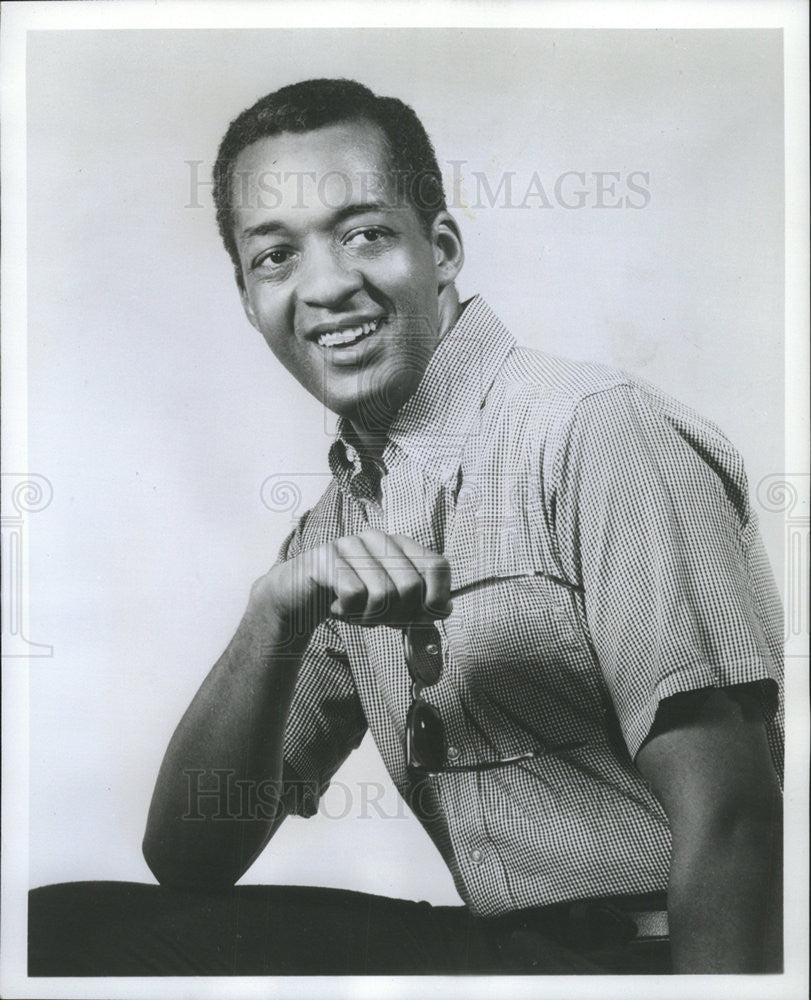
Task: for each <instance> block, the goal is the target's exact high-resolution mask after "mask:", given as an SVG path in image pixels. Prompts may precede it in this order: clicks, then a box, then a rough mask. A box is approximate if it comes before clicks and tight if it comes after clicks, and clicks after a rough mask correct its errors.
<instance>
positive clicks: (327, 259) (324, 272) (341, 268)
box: [298, 246, 363, 308]
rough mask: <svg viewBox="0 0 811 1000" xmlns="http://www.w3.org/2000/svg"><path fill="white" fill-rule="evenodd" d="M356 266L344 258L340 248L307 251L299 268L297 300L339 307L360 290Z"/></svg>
mask: <svg viewBox="0 0 811 1000" xmlns="http://www.w3.org/2000/svg"><path fill="white" fill-rule="evenodd" d="M356 264H357V262H356V261H350V260H346V259H344V257H343V255H342V248H341V247H335V246H320V247H311V248H309V252H307V253H306V255H305V259H304V261H303V267H300V269H299V283H298V296H299V299H301V300H302V301H303V302H305V303H306V304H307V305H310V306H322V307H326V308H335V307H336V306H340V305H342V304H343V303H344V302H346V300H347V299H348V298H350V297H351V296H352V295H354V294H355V292H358V291H360V289H361V288H363V275H362V274H361V272H360V271H359V270H358V269H357V266H356Z"/></svg>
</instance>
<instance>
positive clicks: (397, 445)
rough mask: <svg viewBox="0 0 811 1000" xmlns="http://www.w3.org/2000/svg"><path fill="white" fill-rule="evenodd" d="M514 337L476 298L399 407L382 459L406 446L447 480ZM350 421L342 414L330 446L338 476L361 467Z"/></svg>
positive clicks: (412, 456)
mask: <svg viewBox="0 0 811 1000" xmlns="http://www.w3.org/2000/svg"><path fill="white" fill-rule="evenodd" d="M514 346H515V339H514V338H513V336H512V334H510V332H509V331H508V330H507V328H506V327H505V326H504V324H503V323H502V322H501V320H500V319H499V318H498V317H497V316H496V314H495V313H494V312H493V311H492V310H491V309H490V307H489V306H488V305H487V303H486V302H485V301H484V299H483V298H482V297H481V296H479V295H477V296H475V297H474V298H472V299H471V300H470V301H469V302H468V303H467V305H466V306H465V308H464V309H463V310H462V313H461V315H460V316H459V318H458V319H457V321H456V323H455V324H454V325H453V326H452V327H451V329H450V330H449V331H448V333H447V334H446V335H445V336H444V337H443V338H442V340H441V341H440V342H439V344H438V346H437V348H436V350H435V351H434V353H433V355H432V356H431V359H430V361H429V362H428V366H427V368H426V369H425V372H424V374H423V377H422V380H421V381H420V384H419V386H418V387H417V390H416V392H415V393H414V394H413V395H412V396H411V397H410V398H409V399H408V400H407V401H406V402H405V403H404V404H403V406H402V407H401V408H400V410H399V412H398V413H397V415H396V417H395V419H394V422H393V423H392V426H391V429H390V430H389V434H388V443H387V445H386V448H385V449H384V452H383V456H382V464H383V466H384V467H388V466H389V465H390V464H392V462H393V461H394V460H396V457H397V456H396V454H392V452H397V451H400V452H404V453H405V454H406V455H408V457H409V458H410V459H412V460H413V461H415V462H417V463H418V464H419V465H421V466H422V467H423V469H424V470H425V471H426V472H427V473H429V474H430V475H432V476H435V477H436V478H438V479H441V480H443V481H446V480H449V479H450V478H452V477H453V476H455V475H456V473H457V471H458V467H459V456H460V454H461V451H462V445H463V444H464V442H465V439H466V438H467V436H468V434H469V433H470V431H471V429H472V427H473V423H474V421H475V419H476V417H477V415H478V413H479V411H480V409H481V407H482V405H483V403H484V400H485V398H486V396H487V393H488V391H489V389H490V386H491V385H492V384H493V381H494V379H495V377H496V375H497V374H498V372H499V370H500V369H501V367H502V365H503V364H504V361H505V359H506V358H507V355H508V354H509V353H510V351H512V349H513V348H514ZM348 431H349V428H348V424H347V423H346V422H345V421H344V420H343V419H341V421H339V424H338V439H337V440H336V441H335V443H334V444H333V446H332V448H331V449H330V456H329V458H330V467H331V469H332V472H333V475H335V476H336V477H337V478H339V479H340V480H344V481H345V479H346V478H347V477H351V476H352V475H353V473H358V472H360V470H361V463H360V459H359V457H358V455H357V452H356V450H355V449H354V447H353V446H352V444H351V433H348Z"/></svg>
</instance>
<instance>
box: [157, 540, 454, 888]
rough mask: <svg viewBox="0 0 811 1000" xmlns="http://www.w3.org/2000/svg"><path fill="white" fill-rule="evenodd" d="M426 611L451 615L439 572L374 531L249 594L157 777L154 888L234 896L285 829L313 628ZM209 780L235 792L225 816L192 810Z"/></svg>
mask: <svg viewBox="0 0 811 1000" xmlns="http://www.w3.org/2000/svg"><path fill="white" fill-rule="evenodd" d="M426 609H429V610H430V614H431V617H434V618H443V617H445V616H447V615H448V614H449V613H450V569H449V567H448V564H447V562H446V561H445V560H444V559H443V558H442V557H441V556H438V555H436V554H435V553H433V552H430V551H429V550H427V549H424V548H423V547H422V546H421V545H419V544H418V543H417V542H415V541H413V540H412V539H409V538H405V537H404V536H400V535H396V536H391V535H384V534H382V533H381V532H378V531H369V532H365V533H364V534H362V535H353V536H347V537H344V538H339V539H337V540H336V541H335V542H331V543H329V544H327V545H323V546H320V547H318V548H315V549H310V550H308V551H306V552H304V553H302V554H301V555H299V556H297V557H295V558H293V559H290V560H289V561H287V562H283V563H279V564H277V565H276V566H274V567H273V569H271V570H270V571H269V572H268V573H267V574H266V575H265V576H264V577H262V578H261V579H260V580H258V581H257V582H256V583H255V584H254V586H253V588H252V589H251V597H250V601H249V603H248V609H247V611H246V612H245V615H244V616H243V619H242V621H241V622H240V625H239V627H238V629H237V631H236V634H235V635H234V638H233V639H232V640H231V642H230V644H229V646H228V648H227V649H226V651H225V653H223V655H222V656H221V657H220V659H219V661H218V662H217V663H216V664H215V666H214V667H213V669H212V670H211V672H210V673H209V675H208V677H207V678H206V679H205V681H204V682H203V684H202V686H201V687H200V690H199V691H198V692H197V694H196V695H195V697H194V700H193V701H192V703H191V705H190V706H189V708H188V709H187V711H186V713H185V715H184V716H183V718H182V720H181V722H180V724H179V725H178V727H177V730H176V731H175V734H174V736H173V737H172V739H171V742H170V743H169V747H168V749H167V751H166V754H165V756H164V759H163V763H162V765H161V768H160V772H159V774H158V780H157V783H156V785H155V791H154V793H153V796H152V804H151V806H150V810H149V817H148V820H147V828H146V834H145V836H144V844H143V850H144V857H145V858H146V861H147V864H148V865H149V867H150V868H151V869H152V872H153V874H154V875H155V877H156V878H157V879H158V881H159V882H161V883H162V884H171V885H178V886H188V887H192V888H199V889H202V888H211V889H217V888H224V887H227V886H230V885H233V883H234V882H235V881H236V880H237V879H238V878H239V877H240V876H241V875H242V874H243V872H245V870H246V869H247V868H248V867H249V866H250V865H251V863H252V862H253V861H254V859H255V858H256V857H257V855H258V854H259V852H260V851H261V850H262V849H263V848H264V846H265V845H266V844H267V842H268V840H269V839H270V837H271V835H272V834H273V832H274V830H275V829H276V827H277V826H278V824H279V823H280V822H281V819H282V818H283V812H282V811H281V809H280V807H279V795H280V792H281V785H282V780H281V779H282V764H283V761H282V746H283V739H284V731H285V727H286V724H287V717H288V714H289V712H290V706H291V703H292V700H293V693H294V690H295V685H296V680H297V677H298V673H299V669H300V667H301V662H302V657H303V655H304V652H305V650H306V648H307V645H308V644H309V641H310V638H311V636H312V634H313V632H314V630H315V629H316V628H317V627H318V625H319V624H320V622H322V621H324V620H325V619H326V618H327V617H329V616H330V615H339V616H342V617H344V618H346V619H347V620H349V621H352V622H354V623H356V624H358V625H362V626H373V625H381V624H391V625H404V624H408V623H410V622H412V621H416V620H420V619H421V618H425V616H426V613H427V612H426ZM195 772H196V775H195ZM217 772H219V779H220V780H221V781H222V782H223V783H225V782H227V783H228V784H227V787H229V788H230V789H231V795H230V800H229V802H228V808H227V810H224V809H223V808H222V804H221V801H219V800H218V797H217V796H206V795H204V794H203V795H201V794H197V795H196V796H195V801H194V802H190V779H194V778H195V777H196V776H199V777H200V778H201V780H200V788H202V789H205V787H206V786H207V785H210V784H211V783H212V781H213V780H214V779H215V778H217V777H218V775H217ZM259 789H261V790H262V795H261V809H259V810H256V809H255V805H256V801H257V798H258V795H257V792H258V790H259ZM251 792H253V796H252V797H253V800H254V806H251V805H250V804H248V806H247V810H248V811H247V814H246V801H247V797H248V795H249V794H250V793H251ZM195 814H197V815H200V814H202V816H203V817H204V818H202V819H199V818H198V819H195V818H191V817H192V816H193V815H195ZM254 817H255V818H254Z"/></svg>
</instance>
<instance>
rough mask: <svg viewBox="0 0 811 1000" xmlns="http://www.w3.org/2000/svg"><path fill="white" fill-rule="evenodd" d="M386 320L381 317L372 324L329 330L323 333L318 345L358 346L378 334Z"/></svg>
mask: <svg viewBox="0 0 811 1000" xmlns="http://www.w3.org/2000/svg"><path fill="white" fill-rule="evenodd" d="M385 319H386V317H385V316H381V317H380V319H373V320H372V321H371V322H369V323H361V324H360V325H359V326H347V327H344V328H343V329H341V330H329V331H327V332H326V333H322V334H321V336H320V337H319V338H318V340H317V341H316V343H317V344H318V346H319V347H351V346H352V345H353V344H358V343H360V341H361V340H365V339H366V338H367V337H371V336H372V334H373V333H377V331H378V330H379V329H380V327H381V326H382V325H383V323H384V321H385Z"/></svg>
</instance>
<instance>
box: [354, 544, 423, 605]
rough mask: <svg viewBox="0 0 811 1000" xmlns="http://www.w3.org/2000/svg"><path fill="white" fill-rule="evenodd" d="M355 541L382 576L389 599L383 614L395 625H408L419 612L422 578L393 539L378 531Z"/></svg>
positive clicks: (421, 603) (421, 599) (421, 597)
mask: <svg viewBox="0 0 811 1000" xmlns="http://www.w3.org/2000/svg"><path fill="white" fill-rule="evenodd" d="M358 538H359V539H360V541H361V542H362V543H363V546H364V548H365V549H366V551H367V553H368V554H369V558H370V559H372V560H374V562H375V563H376V564H377V565H379V566H380V567H381V568H382V569H383V571H384V572H385V574H386V577H387V580H388V586H389V598H390V601H389V603H388V606H387V608H386V610H387V611H390V612H391V613H392V615H393V616H394V618H395V619H399V621H398V622H396V623H398V624H404V625H405V624H409V623H410V622H412V621H413V620H414V618H415V617H416V616H418V615H419V613H420V612H421V610H422V605H423V592H424V589H425V587H424V582H423V578H422V575H421V574H420V573H419V571H418V570H417V569H416V568H415V566H414V565H413V563H412V562H411V560H410V559H409V558H408V556H407V555H406V554H405V553H404V552H403V550H402V548H401V547H400V545H399V544H398V543H397V541H396V539H395V538H394V537H393V536H391V535H386V534H384V533H383V532H382V531H365V532H364V533H363V534H362V535H359V536H358ZM391 624H395V622H391Z"/></svg>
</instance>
